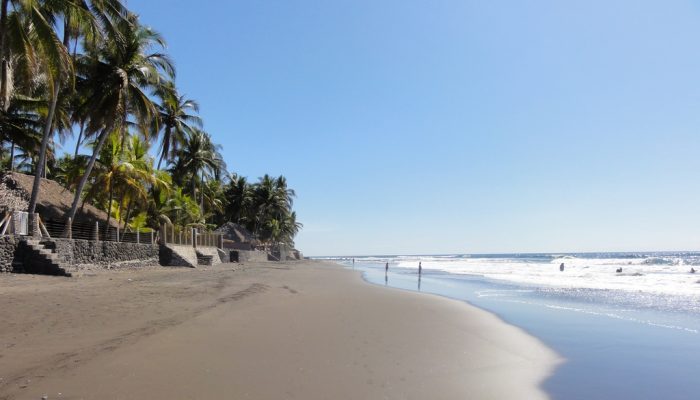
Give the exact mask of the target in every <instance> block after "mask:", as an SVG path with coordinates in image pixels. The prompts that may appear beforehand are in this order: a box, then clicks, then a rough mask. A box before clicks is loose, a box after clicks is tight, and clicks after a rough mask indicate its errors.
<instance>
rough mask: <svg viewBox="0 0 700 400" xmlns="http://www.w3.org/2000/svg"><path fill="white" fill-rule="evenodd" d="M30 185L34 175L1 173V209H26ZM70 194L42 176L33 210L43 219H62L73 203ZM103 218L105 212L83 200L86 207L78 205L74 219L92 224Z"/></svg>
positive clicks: (103, 219) (112, 224)
mask: <svg viewBox="0 0 700 400" xmlns="http://www.w3.org/2000/svg"><path fill="white" fill-rule="evenodd" d="M33 185H34V176H33V175H25V174H20V173H18V172H5V173H3V174H2V177H1V178H0V209H2V210H3V211H27V208H28V207H29V198H30V196H31V193H32V186H33ZM73 196H74V194H73V192H71V191H70V190H68V189H66V188H64V187H63V186H61V185H60V184H58V183H57V182H55V181H52V180H49V179H42V180H41V187H40V191H39V200H38V202H37V205H36V210H37V212H38V213H39V215H41V218H42V219H44V220H45V221H59V222H64V219H65V215H66V213H68V211H69V210H70V206H71V204H72V203H73ZM106 220H107V213H106V212H104V211H102V210H100V209H97V208H96V207H94V206H92V205H91V204H87V203H85V207H82V208H80V207H79V208H78V212H77V213H76V215H75V221H74V222H76V223H95V221H99V222H100V223H104V222H106ZM110 225H111V226H117V222H116V221H112V222H111V223H110Z"/></svg>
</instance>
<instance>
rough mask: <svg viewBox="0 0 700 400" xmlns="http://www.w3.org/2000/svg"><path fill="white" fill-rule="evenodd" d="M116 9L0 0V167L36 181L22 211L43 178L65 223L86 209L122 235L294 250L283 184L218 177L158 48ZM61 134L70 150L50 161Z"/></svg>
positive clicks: (208, 144)
mask: <svg viewBox="0 0 700 400" xmlns="http://www.w3.org/2000/svg"><path fill="white" fill-rule="evenodd" d="M124 3H125V2H124V1H123V0H0V60H1V63H0V163H1V164H2V168H3V169H5V170H8V169H9V170H13V171H20V172H24V173H28V174H32V175H35V182H34V187H33V191H32V196H31V201H30V206H29V211H30V212H34V211H35V207H36V202H37V198H38V195H39V190H40V186H39V183H40V178H41V177H47V178H50V179H54V180H57V181H58V182H60V183H61V184H63V185H64V186H66V187H68V188H70V189H71V190H73V191H75V193H76V195H75V199H74V201H73V204H72V208H71V210H70V212H69V213H68V214H67V215H66V218H69V217H70V218H73V217H74V216H75V213H76V211H77V210H78V208H79V207H80V206H81V204H82V203H83V202H86V201H87V202H90V203H92V204H94V205H95V206H97V207H99V208H101V209H103V210H105V211H107V214H108V218H107V221H105V222H106V223H107V224H109V223H110V220H111V219H114V220H116V221H119V223H120V224H121V225H122V226H125V227H127V229H144V228H152V229H155V228H157V227H158V226H159V225H160V224H161V223H172V224H174V225H176V226H178V227H186V226H206V227H208V228H212V227H215V226H218V225H220V224H222V223H224V222H227V221H232V222H236V223H239V224H241V225H243V226H245V227H246V228H248V230H250V231H251V232H252V233H253V234H254V235H255V236H256V237H257V238H258V239H259V240H261V241H262V242H264V243H287V244H293V239H294V236H295V235H296V233H297V232H298V231H299V229H300V227H301V224H300V223H298V222H297V221H296V213H295V212H294V211H292V202H293V199H294V197H295V193H294V191H293V190H292V189H290V188H288V187H287V181H286V179H285V178H284V177H283V176H280V177H277V178H273V177H270V176H268V175H265V176H264V177H262V178H260V179H259V181H258V182H256V183H249V182H248V181H247V179H246V178H245V177H241V176H239V175H237V174H235V173H229V172H227V170H226V165H225V164H224V161H223V157H222V156H221V151H222V148H221V146H220V145H217V144H215V143H214V142H212V138H211V135H209V134H208V133H207V132H206V131H204V130H203V129H204V124H203V121H202V119H201V118H200V117H199V116H198V115H197V113H198V112H199V105H198V104H197V102H196V101H194V100H191V99H188V98H186V97H185V96H183V95H182V94H180V93H178V90H177V87H176V85H175V68H174V67H173V63H172V61H171V60H170V58H169V57H168V55H167V54H166V53H165V41H164V38H163V37H162V36H161V35H160V34H159V33H158V32H156V31H154V30H153V29H151V28H148V27H146V26H143V25H141V24H140V22H139V19H138V16H137V15H136V14H134V13H132V12H130V11H129V10H127V9H126V7H125V4H124ZM69 136H73V137H74V138H76V141H77V144H76V148H75V151H74V152H73V151H72V150H71V152H72V154H64V155H63V156H61V157H58V156H57V152H56V149H57V146H58V145H57V143H64V141H65V140H66V138H67V137H69ZM81 149H85V150H88V154H87V155H85V154H81V152H80V150H81ZM156 158H157V163H156V160H155V159H156ZM161 168H162V169H161Z"/></svg>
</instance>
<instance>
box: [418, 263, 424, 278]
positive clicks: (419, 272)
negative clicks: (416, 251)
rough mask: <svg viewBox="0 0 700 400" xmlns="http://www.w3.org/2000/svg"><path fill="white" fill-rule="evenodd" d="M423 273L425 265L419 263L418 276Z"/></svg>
mask: <svg viewBox="0 0 700 400" xmlns="http://www.w3.org/2000/svg"><path fill="white" fill-rule="evenodd" d="M422 273H423V265H421V262H420V261H418V275H420V274H422Z"/></svg>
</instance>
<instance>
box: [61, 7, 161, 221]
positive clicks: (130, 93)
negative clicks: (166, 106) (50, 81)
mask: <svg viewBox="0 0 700 400" xmlns="http://www.w3.org/2000/svg"><path fill="white" fill-rule="evenodd" d="M118 28H119V32H120V33H121V35H122V37H123V39H124V40H123V41H118V40H108V41H105V42H102V43H100V44H99V45H98V46H96V47H94V48H88V49H87V53H86V55H85V56H84V57H82V58H81V59H79V62H78V66H79V68H78V71H79V74H80V77H81V80H80V81H79V83H80V84H81V85H82V89H83V90H84V93H85V103H84V104H82V105H81V106H80V107H79V109H78V111H79V112H80V113H81V114H82V115H85V116H86V117H87V123H86V126H85V129H86V132H87V133H90V134H93V135H97V138H96V141H95V142H96V145H95V147H94V149H93V154H92V156H91V157H90V160H89V161H88V164H87V168H86V172H85V175H84V176H83V178H82V179H81V181H80V183H79V184H78V187H77V189H76V194H75V198H74V199H73V204H72V206H71V209H70V211H69V212H68V215H67V217H69V218H74V217H75V213H76V211H77V208H78V203H79V201H80V197H81V194H82V191H83V188H84V187H85V184H86V183H87V181H88V178H89V176H90V173H91V172H92V168H93V166H94V165H95V160H96V159H97V156H98V154H99V152H100V150H101V149H102V146H103V145H104V143H105V141H106V140H107V137H108V136H109V135H110V134H111V133H112V132H118V134H120V135H124V134H125V133H126V126H127V120H128V118H129V116H131V117H132V118H134V120H135V121H136V123H137V124H138V125H140V126H141V127H143V128H144V129H142V131H146V130H147V129H146V128H145V127H146V126H147V125H148V123H149V122H153V121H154V118H155V117H156V114H157V109H156V106H155V104H154V103H153V101H152V100H151V99H150V98H149V96H148V95H147V94H146V91H149V90H150V91H154V90H156V89H157V87H158V86H159V85H161V84H162V82H163V81H164V80H166V79H170V78H173V77H174V74H175V70H174V67H173V65H172V63H171V62H170V59H169V58H168V57H167V56H166V55H165V54H163V53H160V52H158V51H152V49H153V48H154V47H155V48H163V47H164V46H165V41H164V40H163V38H162V37H161V36H160V35H159V34H158V33H157V32H155V31H153V30H152V29H150V28H146V27H143V26H140V25H139V24H138V18H137V16H135V15H133V14H130V15H129V16H128V17H127V19H126V20H125V21H122V22H120V23H119V24H118ZM122 140H123V139H122Z"/></svg>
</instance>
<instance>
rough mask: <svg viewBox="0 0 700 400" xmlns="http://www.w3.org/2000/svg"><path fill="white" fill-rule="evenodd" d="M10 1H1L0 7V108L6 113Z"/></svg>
mask: <svg viewBox="0 0 700 400" xmlns="http://www.w3.org/2000/svg"><path fill="white" fill-rule="evenodd" d="M9 2H10V0H2V3H1V5H0V58H2V66H1V67H0V108H1V109H2V110H3V111H7V107H9V105H10V104H9V103H10V101H9V99H8V98H7V97H8V96H7V80H8V78H9V77H8V71H7V5H8V3H9Z"/></svg>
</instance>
